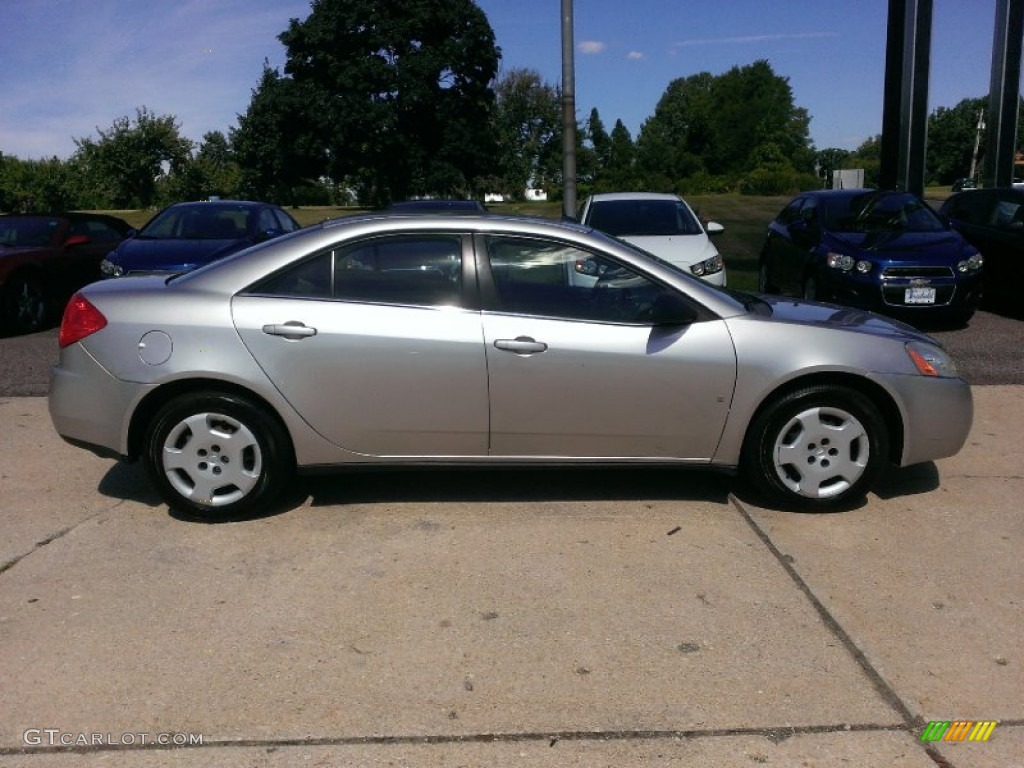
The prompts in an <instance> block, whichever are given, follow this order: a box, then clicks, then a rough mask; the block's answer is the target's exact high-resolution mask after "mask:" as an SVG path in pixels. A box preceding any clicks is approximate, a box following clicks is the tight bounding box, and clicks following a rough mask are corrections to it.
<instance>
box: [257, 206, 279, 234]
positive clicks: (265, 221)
mask: <svg viewBox="0 0 1024 768" xmlns="http://www.w3.org/2000/svg"><path fill="white" fill-rule="evenodd" d="M278 228H279V227H278V226H277V220H276V219H274V212H273V211H272V210H270V209H269V208H261V209H260V218H259V221H258V222H257V223H256V229H258V230H259V231H260V232H266V231H267V230H271V229H278Z"/></svg>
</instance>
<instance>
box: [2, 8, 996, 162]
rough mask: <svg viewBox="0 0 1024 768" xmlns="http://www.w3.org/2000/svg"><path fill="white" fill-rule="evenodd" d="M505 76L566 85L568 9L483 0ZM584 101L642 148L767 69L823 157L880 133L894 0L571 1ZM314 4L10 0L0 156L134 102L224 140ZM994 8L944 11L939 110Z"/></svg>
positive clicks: (37, 145)
mask: <svg viewBox="0 0 1024 768" xmlns="http://www.w3.org/2000/svg"><path fill="white" fill-rule="evenodd" d="M478 4H479V5H480V7H481V8H482V9H483V10H484V12H485V13H486V14H487V17H488V19H489V20H490V22H491V26H492V27H493V28H494V31H495V35H496V37H497V41H498V45H499V46H500V47H501V49H502V65H501V66H502V69H503V70H508V69H511V68H521V67H528V68H532V69H536V70H538V71H539V72H540V73H541V75H542V76H543V77H544V79H545V80H547V81H548V82H550V83H552V84H555V83H558V82H559V81H560V79H561V40H560V19H561V5H560V0H478ZM574 8H575V32H576V35H575V37H576V102H577V110H578V112H579V116H580V117H581V118H585V117H586V116H587V115H588V114H589V113H590V110H591V108H593V107H597V109H598V111H599V112H600V114H601V117H602V120H603V121H604V123H605V126H606V128H607V129H608V130H609V131H610V130H611V128H612V126H613V125H614V124H615V121H616V119H619V118H621V119H622V121H623V123H625V125H626V127H627V128H628V129H629V130H630V133H631V134H632V135H633V138H634V139H635V138H636V136H637V134H638V132H639V130H640V126H641V124H642V123H643V121H644V120H646V119H647V118H648V117H650V116H651V115H652V114H653V113H654V109H655V106H656V105H657V102H658V99H659V98H660V97H661V95H662V94H663V93H664V92H665V89H666V88H667V87H668V84H669V83H670V82H671V81H672V80H674V79H675V78H678V77H686V76H688V75H692V74H695V73H698V72H704V71H707V72H711V73H712V74H720V73H722V72H725V71H726V70H728V69H729V68H731V67H733V66H736V65H741V66H742V65H745V64H750V63H752V62H754V61H757V60H758V59H767V60H768V61H769V62H770V63H771V65H772V67H773V69H774V70H775V72H776V74H778V75H781V76H783V77H786V78H788V79H789V83H790V86H791V87H792V89H793V93H794V98H795V101H796V104H797V106H801V107H804V108H806V109H807V110H808V112H809V113H810V115H811V117H812V121H811V138H812V140H813V141H814V143H815V145H816V146H817V147H818V148H825V147H844V148H847V149H853V148H855V147H856V146H857V145H858V144H860V143H861V142H862V141H863V140H864V139H866V138H868V137H869V136H872V135H874V134H877V133H879V132H880V131H881V119H882V91H883V83H884V69H885V64H884V60H885V30H886V14H887V8H888V3H887V1H886V0H813V1H812V0H808V1H805V0H776V2H768V1H767V0H710V1H708V0H705V2H691V1H690V0H575V4H574ZM309 9H310V5H309V0H153V1H152V2H140V0H3V19H4V42H3V45H2V46H0V151H2V152H3V153H4V154H7V155H15V156H17V157H21V158H25V159H27V158H39V157H50V156H53V155H56V156H58V157H68V156H69V155H71V154H72V153H73V152H74V150H75V144H74V141H73V137H86V136H90V137H96V128H97V127H100V128H104V129H106V128H108V127H110V125H111V124H112V123H113V121H114V119H115V118H117V117H119V116H122V115H128V116H130V117H134V115H135V109H136V107H138V106H141V105H146V106H147V107H149V108H150V110H152V111H153V112H155V113H157V114H160V115H164V114H173V115H175V116H176V117H177V118H178V120H179V122H180V123H181V132H182V133H183V134H184V135H185V136H188V137H189V138H191V139H193V140H195V141H198V140H199V139H200V138H201V137H202V135H203V134H204V133H205V132H207V131H211V130H221V131H224V132H225V133H227V131H228V129H229V128H230V127H231V126H233V125H235V123H236V117H237V115H238V114H239V113H242V112H244V111H245V109H246V107H247V106H248V103H249V99H250V96H251V89H252V88H253V87H255V85H256V83H257V81H258V79H259V76H260V72H261V70H262V66H263V60H264V59H269V60H270V63H271V65H272V66H276V67H281V66H282V65H283V63H284V58H285V51H284V47H283V46H282V45H281V43H280V42H279V41H278V40H277V35H278V34H279V33H281V32H282V31H283V30H284V29H285V28H286V27H287V25H288V20H289V19H290V18H292V17H299V18H305V17H306V16H307V15H308V13H309ZM994 17H995V0H934V26H933V31H932V69H931V81H930V98H929V110H933V109H935V108H936V107H939V106H946V107H951V106H954V105H955V104H956V103H957V102H959V101H960V100H961V99H963V98H967V97H976V96H983V95H985V94H986V93H987V91H988V81H989V68H990V63H991V50H992V27H993V21H994Z"/></svg>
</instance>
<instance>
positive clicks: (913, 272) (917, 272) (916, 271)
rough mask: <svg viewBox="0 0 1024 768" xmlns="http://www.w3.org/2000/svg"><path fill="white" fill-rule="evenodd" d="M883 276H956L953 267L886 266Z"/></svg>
mask: <svg viewBox="0 0 1024 768" xmlns="http://www.w3.org/2000/svg"><path fill="white" fill-rule="evenodd" d="M882 277H955V275H954V274H953V269H952V267H886V268H885V269H883V270H882Z"/></svg>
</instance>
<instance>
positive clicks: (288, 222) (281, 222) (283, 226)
mask: <svg viewBox="0 0 1024 768" xmlns="http://www.w3.org/2000/svg"><path fill="white" fill-rule="evenodd" d="M274 218H276V219H277V226H278V228H279V229H280V230H281V231H282V232H294V231H295V230H296V229H298V228H299V227H298V225H297V224H296V223H295V220H294V219H293V218H292V217H291V216H289V215H288V214H286V213H285V212H284V211H282V210H280V209H278V208H275V209H274Z"/></svg>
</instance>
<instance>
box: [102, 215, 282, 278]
mask: <svg viewBox="0 0 1024 768" xmlns="http://www.w3.org/2000/svg"><path fill="white" fill-rule="evenodd" d="M297 229H299V225H298V224H297V223H296V221H295V219H293V218H292V217H291V216H290V215H289V214H288V213H286V212H285V211H283V210H282V209H280V208H278V207H277V206H274V205H268V204H267V203H253V202H248V201H244V200H211V201H203V202H194V203H177V204H175V205H172V206H169V207H167V208H164V209H163V210H162V211H160V213H158V214H157V215H156V216H154V217H153V218H152V219H150V221H149V223H148V224H146V226H144V227H143V228H142V229H141V230H139V231H138V232H136V233H135V234H134V235H133V236H131V237H129V238H128V239H127V240H124V241H123V242H122V243H121V244H120V245H118V247H117V248H116V249H114V250H113V251H111V252H110V253H109V254H107V258H106V259H104V260H103V262H102V263H101V264H100V271H101V272H102V274H103V276H104V277H122V276H124V275H131V274H149V275H152V274H161V273H176V272H190V271H191V270H193V269H196V268H197V267H201V266H203V265H204V264H209V263H210V262H211V261H216V260H217V259H220V258H223V257H225V256H227V255H229V254H232V253H235V252H236V251H240V250H242V249H243V248H248V247H249V246H250V245H255V244H256V243H262V242H263V241H265V240H270V239H271V238H274V237H277V236H279V235H283V234H285V233H287V232H294V231H295V230H297Z"/></svg>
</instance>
